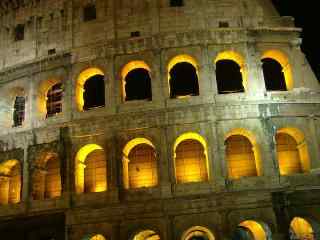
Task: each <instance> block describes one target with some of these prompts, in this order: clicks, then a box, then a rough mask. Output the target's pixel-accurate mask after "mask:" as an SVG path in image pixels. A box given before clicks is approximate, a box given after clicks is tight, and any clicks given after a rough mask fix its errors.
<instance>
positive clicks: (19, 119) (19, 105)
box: [13, 96, 26, 127]
mask: <svg viewBox="0 0 320 240" xmlns="http://www.w3.org/2000/svg"><path fill="white" fill-rule="evenodd" d="M25 102H26V100H25V97H22V96H17V97H16V99H15V101H14V107H13V127H18V126H22V124H23V122H24V116H25Z"/></svg>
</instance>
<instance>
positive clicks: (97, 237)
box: [90, 234, 106, 240]
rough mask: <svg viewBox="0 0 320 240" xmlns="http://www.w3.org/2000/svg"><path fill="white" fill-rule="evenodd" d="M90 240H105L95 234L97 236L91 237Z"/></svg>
mask: <svg viewBox="0 0 320 240" xmlns="http://www.w3.org/2000/svg"><path fill="white" fill-rule="evenodd" d="M90 240H106V239H105V237H104V236H102V235H101V234H97V235H94V236H93V237H91V238H90Z"/></svg>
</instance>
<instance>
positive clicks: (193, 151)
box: [173, 132, 209, 183]
mask: <svg viewBox="0 0 320 240" xmlns="http://www.w3.org/2000/svg"><path fill="white" fill-rule="evenodd" d="M173 158H174V166H175V176H176V181H177V183H188V182H203V181H208V179H209V162H208V147H207V142H206V140H205V139H204V138H203V137H202V136H201V135H199V134H197V133H194V132H188V133H184V134H182V135H180V136H179V137H178V138H177V139H176V141H175V143H174V145H173Z"/></svg>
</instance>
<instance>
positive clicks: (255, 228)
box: [238, 220, 271, 240]
mask: <svg viewBox="0 0 320 240" xmlns="http://www.w3.org/2000/svg"><path fill="white" fill-rule="evenodd" d="M266 227H267V225H266V224H263V223H259V222H256V221H253V220H247V221H244V222H242V223H240V224H239V225H238V229H240V230H241V229H243V233H244V234H243V235H246V234H247V235H248V236H250V237H251V238H252V239H253V240H267V239H271V238H268V235H269V234H270V233H271V232H270V230H269V229H265V228H266ZM240 232H241V231H240Z"/></svg>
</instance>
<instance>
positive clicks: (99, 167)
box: [75, 144, 107, 193]
mask: <svg viewBox="0 0 320 240" xmlns="http://www.w3.org/2000/svg"><path fill="white" fill-rule="evenodd" d="M75 166H76V174H75V177H76V179H75V180H76V192H77V193H83V192H86V193H88V192H103V191H106V190H107V160H106V155H105V152H104V150H103V148H102V147H101V146H99V145H97V144H87V145H85V146H84V147H82V148H81V149H80V150H79V151H78V153H77V155H76V158H75Z"/></svg>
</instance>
